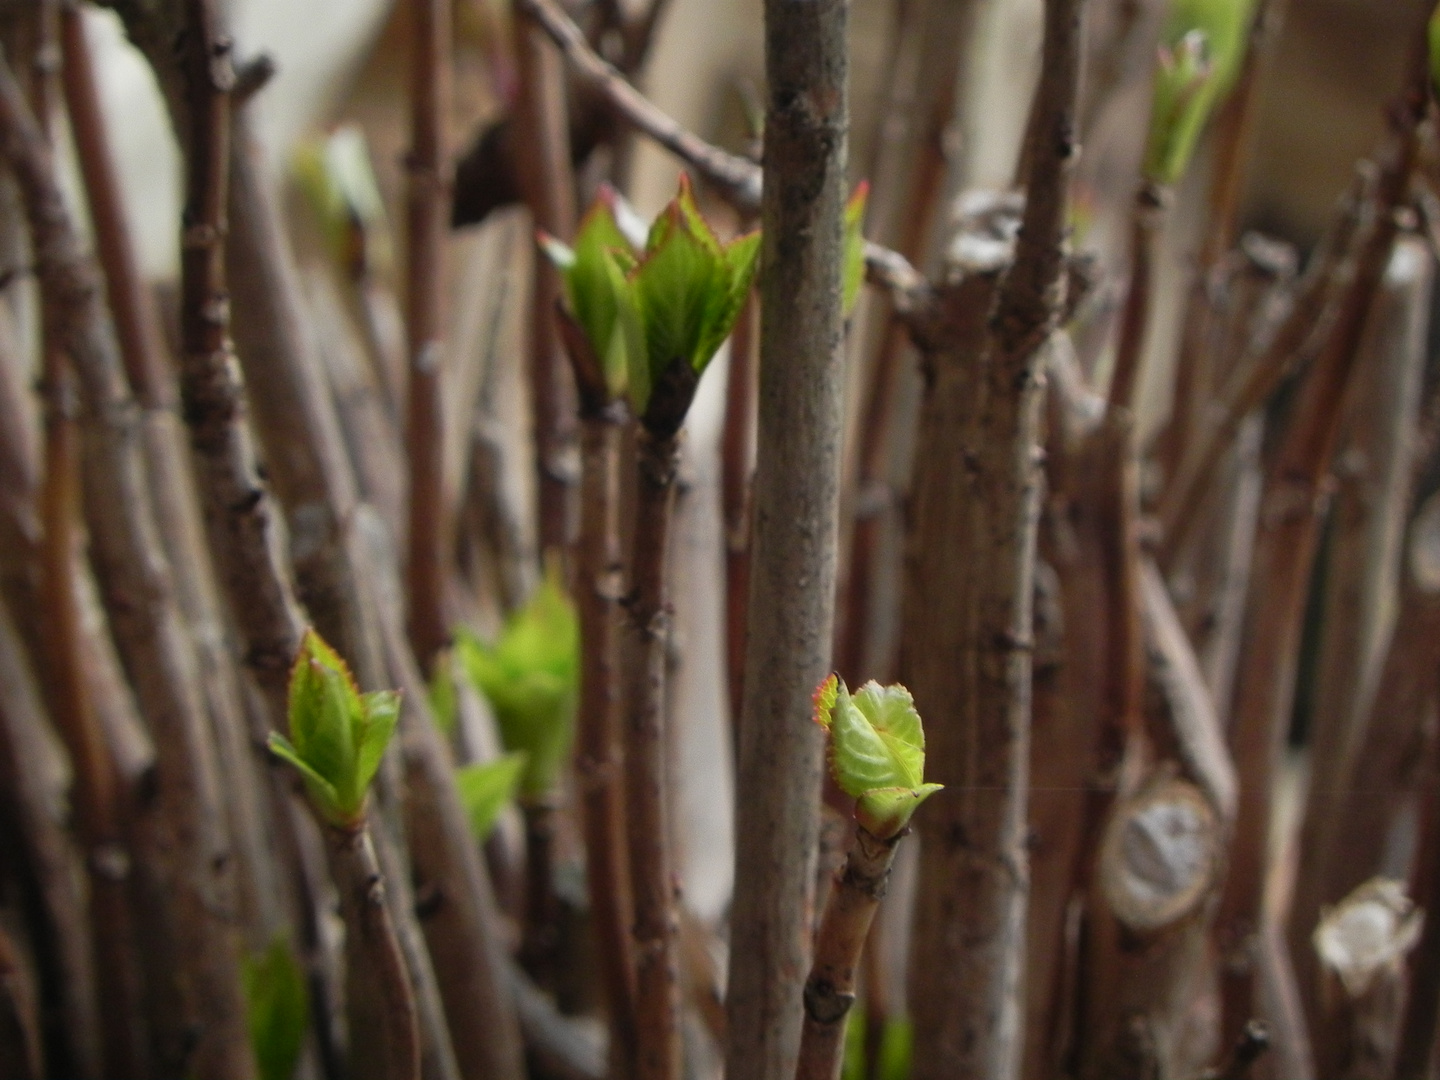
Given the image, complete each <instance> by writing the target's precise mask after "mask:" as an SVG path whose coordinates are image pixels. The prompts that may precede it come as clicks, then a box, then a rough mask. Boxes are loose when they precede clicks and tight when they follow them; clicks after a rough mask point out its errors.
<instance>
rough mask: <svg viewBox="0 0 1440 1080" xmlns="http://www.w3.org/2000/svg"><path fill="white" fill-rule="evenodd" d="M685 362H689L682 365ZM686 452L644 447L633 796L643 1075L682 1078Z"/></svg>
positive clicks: (663, 442)
mask: <svg viewBox="0 0 1440 1080" xmlns="http://www.w3.org/2000/svg"><path fill="white" fill-rule="evenodd" d="M677 362H678V363H683V362H684V361H683V360H682V361H677ZM679 457H680V450H679V446H678V444H677V442H676V438H675V432H674V430H673V429H672V430H670V431H668V432H653V431H651V430H650V429H649V428H646V429H644V430H642V431H641V432H640V433H639V435H638V436H637V443H636V466H637V467H636V487H635V524H634V541H633V543H634V547H633V549H632V554H631V558H630V589H629V594H628V596H627V597H626V600H625V607H626V612H627V615H628V618H627V619H626V627H627V631H628V633H629V635H630V638H631V644H630V649H631V651H630V653H629V657H628V666H629V670H628V671H627V672H626V675H625V683H626V685H625V701H626V711H627V720H626V724H625V781H626V782H625V798H626V830H627V836H628V839H629V846H630V882H631V891H632V894H633V896H634V905H635V920H634V929H633V931H632V933H633V939H634V940H633V944H632V947H631V948H632V954H633V956H634V962H635V1076H636V1077H637V1080H678V1077H679V1075H680V987H679V979H680V959H679V949H678V942H677V939H676V931H677V922H676V914H675V884H674V880H673V871H672V870H671V858H670V843H669V820H668V807H667V805H666V803H667V799H666V793H667V787H668V785H667V783H666V764H665V762H666V756H665V755H666V751H665V724H664V721H665V670H666V655H665V654H666V645H667V641H668V638H669V629H670V611H669V606H668V603H667V600H666V588H665V564H666V550H667V548H668V545H669V537H670V523H671V519H672V517H673V516H674V507H675V481H676V472H677V470H678V468H679Z"/></svg>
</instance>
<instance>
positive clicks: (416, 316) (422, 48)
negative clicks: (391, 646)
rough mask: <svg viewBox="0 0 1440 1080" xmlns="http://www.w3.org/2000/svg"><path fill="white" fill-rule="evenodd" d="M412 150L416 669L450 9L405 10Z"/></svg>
mask: <svg viewBox="0 0 1440 1080" xmlns="http://www.w3.org/2000/svg"><path fill="white" fill-rule="evenodd" d="M411 11H412V13H413V15H414V19H415V25H414V33H415V41H414V53H413V55H412V59H411V79H412V86H411V109H412V112H411V139H412V143H411V148H410V156H409V159H408V161H407V167H408V169H409V173H410V190H409V196H408V208H409V223H410V231H409V236H408V243H409V262H408V273H409V282H408V284H409V321H408V323H407V328H408V330H409V334H410V388H409V393H408V395H407V398H406V401H407V403H408V404H407V415H408V419H409V427H408V432H407V439H406V441H407V444H408V449H409V452H410V544H409V554H410V566H409V575H408V582H407V583H408V585H409V594H410V595H409V601H410V611H409V621H410V638H411V641H412V642H413V643H414V646H415V653H416V656H417V657H418V659H419V660H420V663H421V666H422V667H424V668H428V667H429V664H430V659H431V657H433V656H434V655H435V653H436V652H437V651H439V649H441V648H442V647H443V646H444V644H445V642H446V641H447V640H448V639H449V636H450V620H449V619H448V618H447V617H446V613H445V571H446V566H447V556H448V553H449V550H450V545H449V543H447V538H448V536H449V523H448V517H449V515H448V513H447V510H446V507H445V497H444V462H443V458H444V446H445V440H444V434H445V433H444V415H445V410H444V403H443V400H442V395H443V392H444V391H443V385H442V374H443V369H444V348H443V340H442V339H443V337H444V300H445V240H446V237H447V235H448V231H449V222H450V186H451V162H450V145H449V138H448V136H447V133H446V128H447V125H448V122H449V110H450V22H451V15H450V3H449V0H419V2H417V3H415V4H412V5H411Z"/></svg>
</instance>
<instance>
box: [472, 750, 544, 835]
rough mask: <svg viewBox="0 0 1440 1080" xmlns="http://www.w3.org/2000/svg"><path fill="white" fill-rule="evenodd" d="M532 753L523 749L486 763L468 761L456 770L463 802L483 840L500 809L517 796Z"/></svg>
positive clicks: (492, 826) (488, 833) (477, 832)
mask: <svg viewBox="0 0 1440 1080" xmlns="http://www.w3.org/2000/svg"><path fill="white" fill-rule="evenodd" d="M527 756H528V755H526V754H525V753H523V752H519V753H514V754H505V755H504V756H503V757H498V758H496V759H495V760H494V761H487V762H485V763H484V764H483V765H464V766H462V767H461V768H459V769H456V770H455V785H456V787H458V788H459V789H460V802H461V803H462V804H463V805H464V807H465V813H466V815H467V816H468V817H469V819H470V831H471V832H472V833H474V834H475V839H476V840H479V841H481V842H482V843H483V842H484V841H485V840H487V839H488V838H489V836H490V830H491V829H493V828H495V822H496V821H497V820H498V819H499V817H500V811H501V810H504V809H505V805H506V804H507V803H508V802H509V801H510V800H511V799H513V798H514V797H515V792H516V790H517V789H518V788H519V786H520V778H521V776H523V775H524V772H525V761H526V758H527Z"/></svg>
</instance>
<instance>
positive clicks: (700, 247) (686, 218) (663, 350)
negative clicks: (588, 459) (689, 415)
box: [627, 173, 760, 428]
mask: <svg viewBox="0 0 1440 1080" xmlns="http://www.w3.org/2000/svg"><path fill="white" fill-rule="evenodd" d="M759 252H760V234H759V233H758V232H752V233H748V234H746V235H745V236H741V237H738V238H737V239H735V240H732V241H731V242H730V243H729V244H721V243H720V241H719V240H718V239H717V238H716V236H715V232H714V230H712V229H711V228H710V225H709V223H708V222H707V221H706V220H705V219H704V217H702V216H701V214H700V210H699V207H697V206H696V205H695V195H694V192H693V191H692V190H691V187H690V180H689V178H688V177H687V176H686V175H685V174H683V173H682V174H681V175H680V191H679V194H677V195H676V196H675V198H674V199H673V200H672V201H671V202H670V205H669V206H667V207H666V208H665V209H664V210H663V211H662V212H661V214H660V216H659V217H658V218H656V219H655V223H654V224H653V225H652V226H651V227H650V235H649V237H648V238H647V239H646V242H645V251H644V253H643V254H642V255H641V257H640V261H639V263H638V264H637V265H636V266H635V268H634V269H633V270H631V271H630V272H629V274H628V275H627V281H628V282H629V285H630V289H629V296H630V301H631V304H632V305H633V310H634V315H635V321H634V323H633V324H632V325H633V330H634V331H635V332H638V339H639V340H638V342H637V345H638V348H637V349H635V350H634V351H633V352H632V354H631V357H630V360H631V363H630V371H629V387H628V389H629V396H630V401H631V405H632V407H633V408H634V410H635V413H636V415H637V416H640V417H642V418H644V419H645V420H646V423H647V425H648V426H652V427H653V426H657V425H658V426H661V427H665V428H669V427H672V426H673V427H678V426H679V421H680V420H681V419H683V416H684V412H685V410H686V409H688V407H689V397H690V395H692V394H693V392H694V386H695V383H696V382H697V381H698V379H699V376H700V374H701V373H702V372H704V370H705V368H706V367H707V366H708V365H709V363H710V361H711V360H712V359H713V358H714V356H715V352H716V350H717V349H719V348H720V345H721V344H722V343H723V342H724V340H725V339H726V338H727V337H729V335H730V331H731V330H732V329H733V328H734V326H735V320H736V319H737V318H738V317H739V315H740V309H741V307H743V306H744V303H745V297H746V294H747V293H748V292H749V291H750V282H751V280H752V278H753V277H754V274H755V264H756V258H757V256H758V255H759ZM677 365H683V366H684V367H685V368H686V369H687V370H686V371H685V373H684V374H683V376H681V377H679V378H678V379H677V374H676V373H675V372H674V371H673V370H672V369H673V368H675V367H676V366H677ZM662 380H671V381H678V383H679V385H681V386H683V387H684V388H685V392H684V393H683V395H682V397H683V400H681V401H678V402H670V401H668V400H667V401H666V402H665V404H666V407H667V409H666V415H665V416H663V417H657V416H648V415H647V413H648V411H649V408H650V405H651V398H652V395H653V393H654V391H655V389H656V387H657V385H659V384H660V383H661V381H662ZM674 413H678V414H679V415H678V416H675V415H674Z"/></svg>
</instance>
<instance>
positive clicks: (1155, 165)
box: [1143, 0, 1255, 185]
mask: <svg viewBox="0 0 1440 1080" xmlns="http://www.w3.org/2000/svg"><path fill="white" fill-rule="evenodd" d="M1254 6H1255V0H1174V4H1173V5H1172V7H1171V9H1170V17H1169V20H1168V22H1167V24H1166V27H1165V32H1164V34H1163V35H1162V36H1161V43H1160V63H1159V66H1158V68H1157V69H1156V72H1155V89H1154V97H1153V99H1152V103H1151V107H1150V135H1149V140H1148V142H1147V143H1146V148H1145V160H1144V165H1143V171H1144V174H1145V178H1146V179H1147V180H1149V181H1151V182H1152V183H1156V184H1163V185H1169V184H1173V183H1175V182H1176V181H1178V180H1179V179H1180V177H1181V176H1183V175H1184V173H1185V169H1186V168H1187V167H1188V166H1189V164H1190V158H1191V156H1192V155H1193V154H1194V151H1195V145H1196V143H1197V142H1198V140H1199V137H1200V132H1201V131H1202V130H1204V127H1205V123H1206V121H1207V120H1208V119H1209V118H1210V114H1211V113H1212V112H1213V111H1214V109H1215V107H1216V106H1217V105H1219V103H1220V102H1221V101H1223V100H1224V98H1225V95H1226V94H1228V93H1229V92H1230V89H1231V87H1233V86H1234V85H1235V79H1236V77H1237V76H1238V75H1239V73H1240V67H1241V64H1242V63H1243V61H1244V59H1245V50H1246V49H1247V47H1248V46H1249V40H1250V27H1251V22H1252V20H1253V16H1254Z"/></svg>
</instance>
